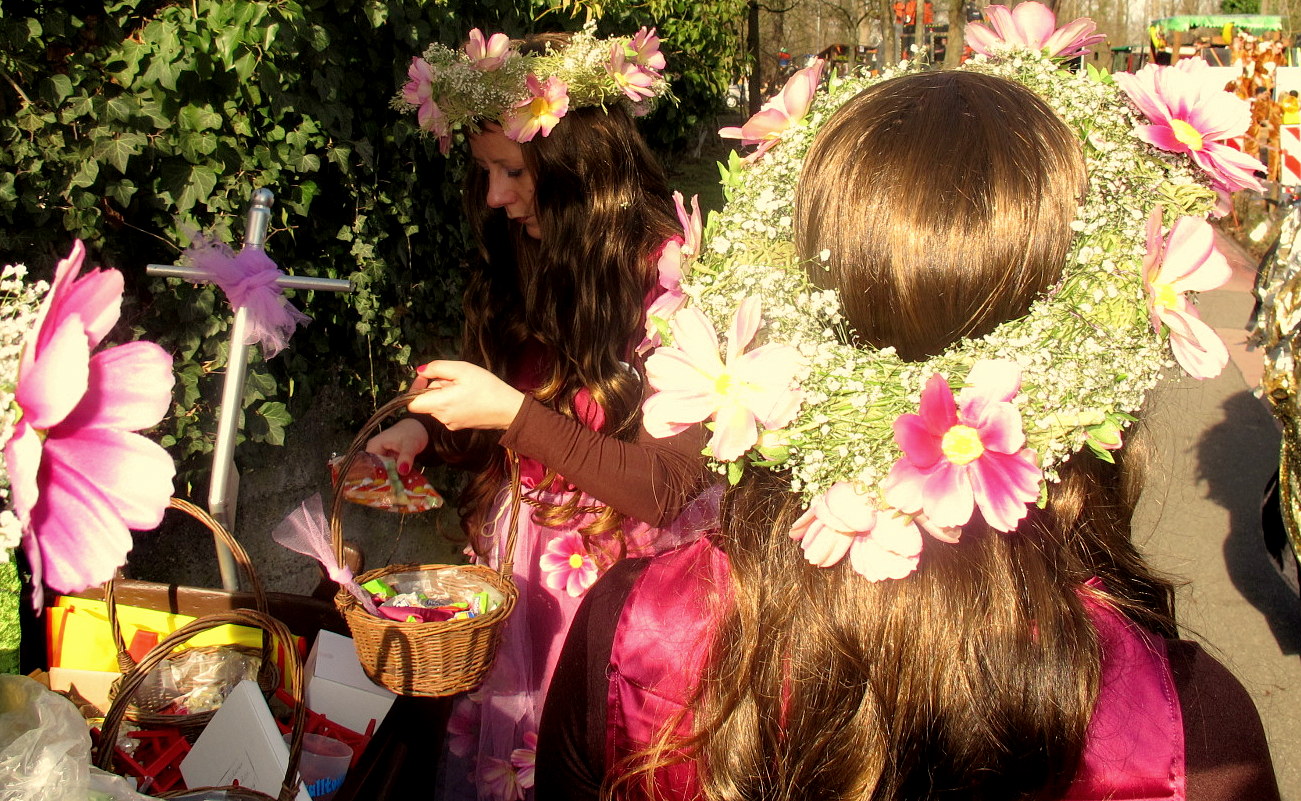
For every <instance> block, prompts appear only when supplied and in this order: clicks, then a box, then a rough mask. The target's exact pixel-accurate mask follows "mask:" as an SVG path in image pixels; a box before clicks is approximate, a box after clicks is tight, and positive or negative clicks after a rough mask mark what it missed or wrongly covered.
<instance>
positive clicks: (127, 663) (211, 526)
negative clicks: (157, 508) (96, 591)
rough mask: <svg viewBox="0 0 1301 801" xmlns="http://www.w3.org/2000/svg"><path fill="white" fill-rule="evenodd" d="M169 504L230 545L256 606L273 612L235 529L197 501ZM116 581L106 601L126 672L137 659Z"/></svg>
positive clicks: (267, 651)
mask: <svg viewBox="0 0 1301 801" xmlns="http://www.w3.org/2000/svg"><path fill="white" fill-rule="evenodd" d="M169 506H170V508H172V509H176V510H179V511H182V512H185V513H186V514H188V515H189V516H190V517H193V518H194V519H195V520H198V521H199V522H200V523H202V524H203V525H204V526H206V527H207V528H208V530H209V531H211V532H212V533H213V534H214V535H216V537H217V539H219V540H221V542H222V543H223V544H224V545H225V546H226V547H227V548H229V549H230V552H231V555H233V556H234V557H235V563H236V564H238V565H239V566H240V567H241V568H242V569H243V570H244V575H245V576H247V577H248V584H249V589H250V590H251V591H252V592H253V603H254V605H255V607H256V608H257V610H258V611H259V612H261V613H262V614H264V615H265V614H269V613H270V606H269V605H268V604H267V594H266V590H265V589H264V588H263V586H262V580H261V579H260V578H258V574H257V571H256V570H254V569H253V560H252V559H250V558H249V556H248V551H246V550H244V546H242V545H240V544H239V541H238V540H236V539H235V538H234V537H233V536H231V533H230V532H229V531H227V530H226V527H225V526H223V525H222V524H221V523H218V522H217V520H216V518H214V517H213V516H212V515H210V514H208V513H207V512H206V511H204V510H203V509H201V508H199V507H198V506H195V505H194V504H193V503H190V502H189V501H187V500H184V499H182V498H172V499H170V501H169ZM116 581H117V579H116V577H114V578H110V579H109V580H108V583H107V584H105V585H104V604H105V605H106V606H107V607H108V628H109V631H110V632H112V634H113V644H114V645H115V646H116V647H117V663H118V666H119V667H120V668H121V669H122V672H123V673H128V672H130V671H131V670H133V669H134V668H135V667H136V663H135V660H134V659H132V658H131V654H130V653H129V652H128V651H127V647H126V642H125V640H124V639H123V637H122V629H121V628H120V627H119V626H118V622H117V597H116V595H115V593H114V592H113V589H114V584H115V582H116ZM270 661H271V648H270V646H269V644H268V643H267V641H266V638H265V637H264V638H262V664H263V665H267V664H269V663H270Z"/></svg>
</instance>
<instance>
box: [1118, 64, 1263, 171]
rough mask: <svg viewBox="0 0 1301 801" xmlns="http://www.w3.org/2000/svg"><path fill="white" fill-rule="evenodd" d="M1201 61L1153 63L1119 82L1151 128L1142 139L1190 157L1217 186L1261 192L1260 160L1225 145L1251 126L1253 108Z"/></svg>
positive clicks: (1121, 76) (1120, 74)
mask: <svg viewBox="0 0 1301 801" xmlns="http://www.w3.org/2000/svg"><path fill="white" fill-rule="evenodd" d="M1210 69H1211V68H1210V66H1208V65H1207V64H1206V62H1205V61H1204V60H1202V59H1200V58H1186V59H1180V61H1179V63H1178V64H1177V65H1175V66H1173V67H1165V66H1158V65H1156V64H1149V65H1147V66H1146V67H1144V68H1143V69H1141V70H1139V71H1138V72H1137V73H1136V74H1132V75H1131V74H1129V73H1127V72H1118V73H1116V74H1115V76H1114V77H1115V79H1116V84H1117V85H1119V86H1120V88H1121V89H1123V90H1124V91H1125V94H1127V95H1129V99H1130V100H1132V101H1134V105H1135V106H1137V107H1138V110H1139V111H1141V112H1143V114H1144V115H1145V116H1146V117H1147V119H1148V122H1149V123H1150V124H1149V125H1140V126H1138V127H1137V129H1136V132H1137V134H1138V138H1139V139H1142V140H1143V141H1144V142H1147V143H1148V144H1150V145H1153V146H1155V147H1159V148H1161V149H1162V150H1168V151H1170V152H1171V153H1186V154H1188V156H1189V158H1191V159H1192V160H1193V161H1194V162H1195V163H1196V164H1197V166H1198V167H1201V168H1202V169H1203V170H1205V171H1206V173H1207V174H1208V175H1210V176H1211V180H1212V182H1213V183H1215V184H1218V185H1219V186H1222V187H1223V188H1225V189H1228V190H1229V191H1237V190H1239V189H1255V190H1257V191H1259V190H1260V189H1261V184H1260V181H1259V180H1258V179H1257V178H1256V175H1255V173H1256V171H1257V170H1264V169H1265V167H1264V165H1263V164H1261V163H1260V161H1259V160H1258V159H1255V158H1253V157H1251V156H1248V155H1247V154H1246V153H1243V152H1242V151H1240V150H1235V149H1233V148H1232V147H1230V146H1228V145H1227V144H1224V142H1223V140H1225V139H1232V138H1234V137H1236V136H1241V135H1243V134H1244V133H1246V132H1247V128H1248V126H1249V125H1250V124H1251V106H1250V104H1248V103H1247V101H1245V100H1243V99H1242V98H1240V97H1238V96H1236V95H1233V94H1230V93H1228V92H1226V91H1224V90H1223V89H1221V88H1220V86H1221V85H1222V83H1223V82H1222V81H1217V80H1216V79H1215V78H1213V77H1211V74H1210Z"/></svg>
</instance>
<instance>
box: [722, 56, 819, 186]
mask: <svg viewBox="0 0 1301 801" xmlns="http://www.w3.org/2000/svg"><path fill="white" fill-rule="evenodd" d="M823 63H824V62H823V60H822V59H818V60H816V61H814V62H813V64H812V66H809V67H805V68H804V69H802V70H800V71H799V72H797V73H795V74H794V75H792V76H791V77H790V80H788V81H787V82H786V85H785V86H783V87H782V90H781V92H779V93H778V94H777V96H776V97H773V98H772V99H770V100H769V101H768V102H767V103H765V104H764V105H763V108H762V109H760V110H759V113H758V114H755V115H754V116H753V117H751V118H750V119H748V120H746V122H745V124H744V125H742V126H741V127H740V128H736V127H730V128H723V129H721V130H719V132H718V135H719V136H721V137H723V138H724V139H740V140H741V144H743V145H759V148H758V149H757V150H755V151H754V152H753V153H751V154H750V155H749V156H747V157H746V161H749V162H753V161H755V160H756V159H758V158H759V157H760V156H762V155H763V154H764V153H766V152H768V149H769V148H771V147H772V146H773V145H775V144H777V142H779V141H781V137H782V134H783V133H785V132H786V131H787V130H788V129H790V128H791V127H792V126H794V125H795V124H796V123H797V122H799V121H800V120H802V119H804V115H805V114H808V113H809V106H811V105H813V96H814V95H815V94H817V91H818V81H819V80H820V79H821V77H822V65H823Z"/></svg>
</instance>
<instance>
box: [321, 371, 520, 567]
mask: <svg viewBox="0 0 1301 801" xmlns="http://www.w3.org/2000/svg"><path fill="white" fill-rule="evenodd" d="M425 391H426V390H423V389H418V390H414V391H410V392H404V393H402V394H401V395H399V396H397V397H396V398H394V399H393V400H391V401H389V402H388V403H385V404H384V405H383V406H381V407H379V410H378V411H376V412H375V414H373V415H371V418H370V419H369V420H367V421H366V424H365V425H364V426H362V427H361V430H360V431H358V432H357V436H355V437H353V440H352V444H351V445H349V446H348V452H347V453H346V454H345V455H344V457H343V461H342V462H341V463H340V464H339V480H338V481H336V482H335V484H334V495H333V498H332V500H331V502H330V539H331V542H332V544H333V545H334V558H335V560H336V561H337V562H338V563H339V564H343V521H342V514H341V513H342V511H343V477H344V476H346V475H348V470H349V469H351V468H352V463H353V462H354V461H356V459H357V457H358V456H360V455H361V453H362V452H363V451H364V450H365V449H366V443H367V442H368V441H370V438H371V437H372V436H374V435H375V434H376V433H377V432H378V431H379V428H380V425H381V424H382V423H383V422H384V421H385V420H386V419H388V418H389V417H390V416H391V415H393V414H394V413H396V412H400V411H402V410H403V409H405V408H406V407H407V404H409V403H411V401H412V400H414V399H416V398H418V397H420V396H421V395H423V394H425ZM506 455H507V458H508V460H509V462H510V471H511V503H512V507H511V526H510V535H509V536H508V538H507V540H506V558H505V559H504V560H503V561H502V564H501V567H500V568H499V570H498V572H499V573H500V574H501V576H502V578H503V579H505V580H507V581H511V580H512V579H511V572H512V570H513V569H514V565H515V539H516V535H515V532H516V529H517V528H518V527H517V526H516V523H517V522H518V520H519V507H520V501H521V495H520V483H519V457H518V456H517V455H516V454H515V453H514V452H513V451H510V450H507V452H506Z"/></svg>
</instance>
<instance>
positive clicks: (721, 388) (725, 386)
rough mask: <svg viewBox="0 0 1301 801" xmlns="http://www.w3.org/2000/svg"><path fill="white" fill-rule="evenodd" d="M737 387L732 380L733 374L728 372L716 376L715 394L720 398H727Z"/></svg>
mask: <svg viewBox="0 0 1301 801" xmlns="http://www.w3.org/2000/svg"><path fill="white" fill-rule="evenodd" d="M735 386H736V383H735V382H734V381H733V380H732V374H731V373H729V372H727V371H726V370H724V371H723V372H721V373H719V374H718V375H716V376H714V394H715V395H718V396H719V397H722V398H726V397H727V396H728V395H729V394H730V393H731V392H732V388H733V387H735Z"/></svg>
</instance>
